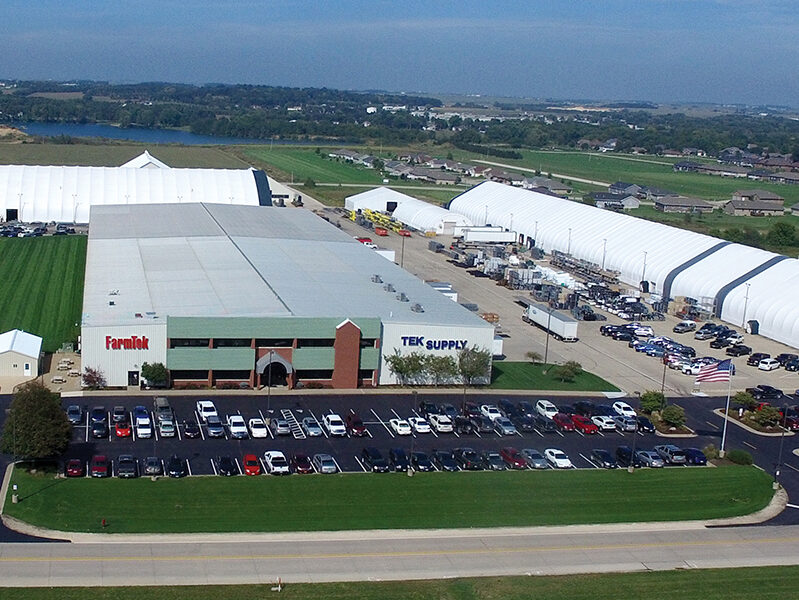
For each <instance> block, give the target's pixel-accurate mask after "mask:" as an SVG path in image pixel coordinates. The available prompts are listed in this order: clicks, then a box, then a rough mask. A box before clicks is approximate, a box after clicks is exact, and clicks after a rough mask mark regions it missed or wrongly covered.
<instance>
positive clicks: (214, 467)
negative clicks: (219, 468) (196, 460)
mask: <svg viewBox="0 0 799 600" xmlns="http://www.w3.org/2000/svg"><path fill="white" fill-rule="evenodd" d="M186 462H187V463H188V461H186ZM211 468H212V469H213V470H214V475H219V473H217V472H216V463H215V462H214V459H213V458H212V459H211Z"/></svg>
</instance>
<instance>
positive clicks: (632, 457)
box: [627, 392, 641, 473]
mask: <svg viewBox="0 0 799 600" xmlns="http://www.w3.org/2000/svg"><path fill="white" fill-rule="evenodd" d="M635 395H636V396H638V408H640V407H641V392H635ZM637 440H638V417H636V418H635V431H633V448H632V451H631V453H630V464H629V466H628V467H627V472H628V473H632V472H633V471H635V442H636V441H637Z"/></svg>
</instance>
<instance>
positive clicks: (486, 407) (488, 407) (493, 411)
mask: <svg viewBox="0 0 799 600" xmlns="http://www.w3.org/2000/svg"><path fill="white" fill-rule="evenodd" d="M480 414H482V415H483V416H484V417H488V418H489V419H491V421H492V422H493V421H496V420H497V419H499V418H500V417H502V416H504V415H503V414H502V411H500V410H499V409H498V408H497V407H496V406H494V405H493V404H483V405H482V406H481V407H480Z"/></svg>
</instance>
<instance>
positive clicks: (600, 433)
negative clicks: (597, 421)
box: [597, 430, 605, 437]
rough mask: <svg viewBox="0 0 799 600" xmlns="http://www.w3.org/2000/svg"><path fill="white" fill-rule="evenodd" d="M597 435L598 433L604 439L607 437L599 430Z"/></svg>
mask: <svg viewBox="0 0 799 600" xmlns="http://www.w3.org/2000/svg"><path fill="white" fill-rule="evenodd" d="M597 433H598V434H599V435H601V436H602V437H605V434H604V433H602V432H601V431H600V430H597Z"/></svg>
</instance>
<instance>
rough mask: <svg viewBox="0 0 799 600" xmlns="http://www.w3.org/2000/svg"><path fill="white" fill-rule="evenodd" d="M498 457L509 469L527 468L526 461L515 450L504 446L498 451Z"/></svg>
mask: <svg viewBox="0 0 799 600" xmlns="http://www.w3.org/2000/svg"><path fill="white" fill-rule="evenodd" d="M499 455H500V456H501V457H502V460H504V461H505V464H506V465H508V468H509V469H526V468H527V460H526V459H525V458H524V456H522V453H521V452H519V451H518V450H517V449H516V448H513V447H511V446H505V447H504V448H502V449H500V451H499Z"/></svg>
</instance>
